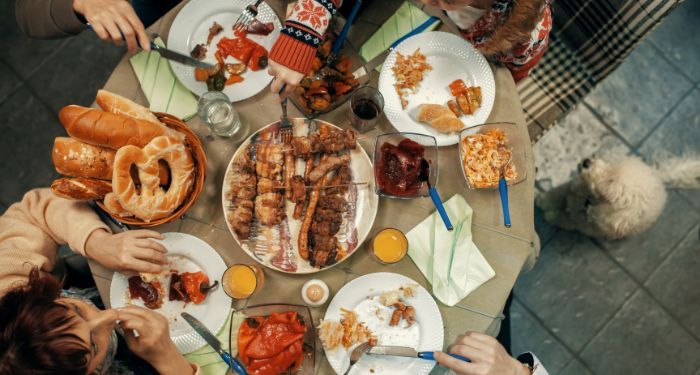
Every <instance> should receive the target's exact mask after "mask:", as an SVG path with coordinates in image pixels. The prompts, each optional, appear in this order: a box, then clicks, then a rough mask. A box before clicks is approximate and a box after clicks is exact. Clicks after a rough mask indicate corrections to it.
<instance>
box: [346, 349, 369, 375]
mask: <svg viewBox="0 0 700 375" xmlns="http://www.w3.org/2000/svg"><path fill="white" fill-rule="evenodd" d="M371 348H372V345H370V344H369V343H366V342H365V343H362V344H360V346H358V347H356V348H355V349H354V350H353V351H352V353H350V366H349V367H348V369H347V370H345V373H344V374H343V375H348V374H349V373H350V370H352V367H353V366H355V363H357V361H359V360H360V358H362V356H363V355H364V354H365V353H367V352H368V351H369V350H370V349H371Z"/></svg>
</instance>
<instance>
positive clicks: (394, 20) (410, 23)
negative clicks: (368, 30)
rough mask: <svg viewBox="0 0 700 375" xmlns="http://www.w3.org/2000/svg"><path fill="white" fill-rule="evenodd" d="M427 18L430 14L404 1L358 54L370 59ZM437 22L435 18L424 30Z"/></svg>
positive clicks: (433, 27)
mask: <svg viewBox="0 0 700 375" xmlns="http://www.w3.org/2000/svg"><path fill="white" fill-rule="evenodd" d="M428 18H430V16H429V15H427V14H425V12H423V11H422V10H420V8H418V7H416V6H415V5H413V4H412V3H411V2H410V1H406V2H405V3H403V4H402V5H401V7H399V9H398V10H397V11H396V13H394V14H393V15H392V16H391V17H390V18H389V19H388V20H387V21H386V22H384V24H383V25H382V27H380V28H379V30H377V31H376V32H375V33H374V34H373V35H372V36H371V37H370V38H369V39H367V42H365V44H363V45H362V47H360V51H359V52H360V56H362V58H363V59H364V60H365V61H369V60H372V59H373V58H375V57H376V56H377V55H379V54H380V53H382V52H384V51H385V50H386V49H388V48H389V46H391V44H392V43H394V42H395V41H397V40H398V39H399V38H401V37H402V36H404V35H406V34H408V33H409V32H411V31H412V30H414V29H415V28H417V27H418V26H420V25H421V24H423V22H425V21H427V20H428ZM439 23H440V21H439V20H436V21H435V22H434V23H433V24H432V25H431V26H430V27H428V28H427V29H426V30H425V31H431V30H434V29H435V28H436V27H437V26H438V24H439ZM380 69H381V65H379V66H378V67H377V70H380Z"/></svg>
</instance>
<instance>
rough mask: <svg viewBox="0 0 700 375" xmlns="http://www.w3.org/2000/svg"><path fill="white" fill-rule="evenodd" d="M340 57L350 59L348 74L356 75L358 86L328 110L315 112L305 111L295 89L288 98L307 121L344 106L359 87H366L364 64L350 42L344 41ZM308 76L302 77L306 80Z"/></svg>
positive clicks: (366, 73)
mask: <svg viewBox="0 0 700 375" xmlns="http://www.w3.org/2000/svg"><path fill="white" fill-rule="evenodd" d="M340 55H344V56H347V57H349V58H350V62H351V64H350V70H349V71H350V72H353V73H357V74H355V79H357V80H358V81H359V82H360V84H359V85H358V86H357V87H355V88H354V89H352V90H350V91H348V92H347V93H345V94H343V95H342V96H341V97H340V98H339V99H337V100H336V101H334V102H332V103H331V104H330V105H329V106H328V108H326V109H324V110H322V111H316V110H307V108H306V107H304V106H303V105H302V104H301V102H300V98H299V94H297V91H296V89H295V90H294V91H293V92H292V94H291V95H290V96H289V98H290V99H291V100H292V103H294V106H295V107H297V109H298V110H299V112H301V113H302V114H303V115H304V116H305V117H306V118H308V119H314V118H316V117H318V116H320V115H322V114H324V113H328V112H331V111H333V110H335V109H336V108H338V107H340V106H341V105H343V104H345V102H347V101H348V100H349V99H350V97H351V96H352V94H353V93H355V91H357V89H359V88H360V87H364V86H367V84H368V83H369V72H368V71H367V69H366V68H365V62H364V61H363V60H362V57H360V54H359V53H358V52H357V50H356V49H355V48H354V47H353V46H352V45H351V44H350V42H349V41H348V40H347V39H346V40H345V45H343V48H341V49H340V53H339V57H340ZM307 77H308V76H306V77H304V79H306V78H307Z"/></svg>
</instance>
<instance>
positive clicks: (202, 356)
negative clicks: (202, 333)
mask: <svg viewBox="0 0 700 375" xmlns="http://www.w3.org/2000/svg"><path fill="white" fill-rule="evenodd" d="M243 319H245V316H244V315H243V314H233V327H234V330H235V331H236V332H238V329H236V327H240V326H241V323H243ZM230 323H231V314H229V317H228V319H226V323H224V325H223V327H221V330H219V333H217V335H216V338H217V339H219V342H220V343H221V348H222V349H223V350H225V351H228V332H229V327H230ZM231 353H232V354H233V356H234V357H235V356H236V354H237V353H238V349H237V340H236V338H235V337H234V340H233V347H232V348H231ZM185 358H187V360H188V361H189V362H190V363H195V364H197V365H199V368H200V369H201V371H200V374H201V375H220V374H225V373H226V371H227V370H228V365H227V364H226V362H224V360H223V359H221V356H219V353H217V352H215V351H214V349H213V348H212V347H211V346H209V345H208V344H207V345H205V346H204V347H202V348H201V349H199V350H196V351H194V352H192V353H189V354H185Z"/></svg>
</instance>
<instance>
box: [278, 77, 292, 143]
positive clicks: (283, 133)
mask: <svg viewBox="0 0 700 375" xmlns="http://www.w3.org/2000/svg"><path fill="white" fill-rule="evenodd" d="M286 88H287V85H286V84H284V85H282V88H281V89H280V92H279V93H280V94H281V93H283V92H284V89H286ZM280 104H281V105H282V118H281V119H280V138H281V140H282V143H284V144H288V143H290V142H291V141H292V122H291V121H289V117H287V98H284V99H283V100H282V102H281V103H280Z"/></svg>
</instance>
